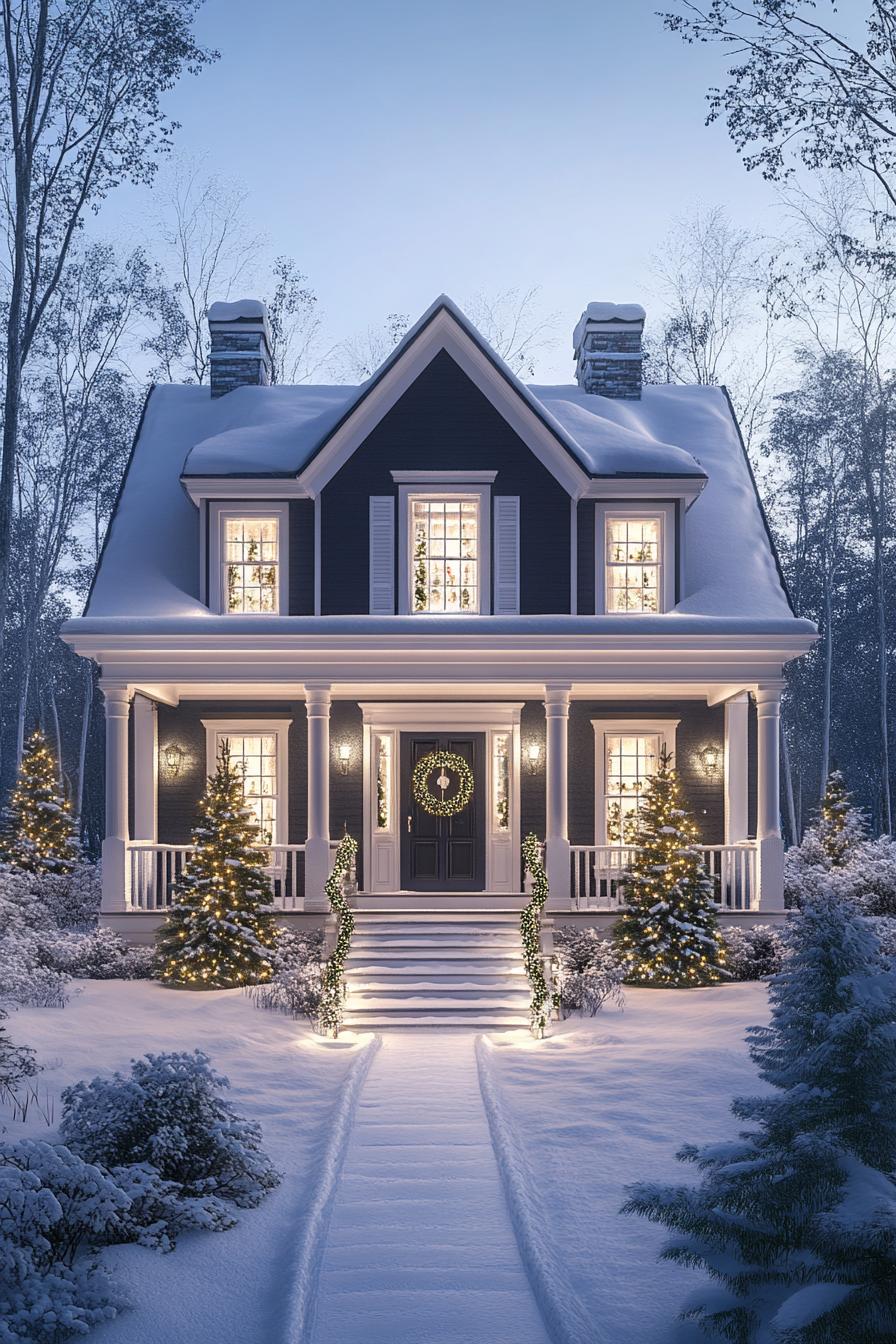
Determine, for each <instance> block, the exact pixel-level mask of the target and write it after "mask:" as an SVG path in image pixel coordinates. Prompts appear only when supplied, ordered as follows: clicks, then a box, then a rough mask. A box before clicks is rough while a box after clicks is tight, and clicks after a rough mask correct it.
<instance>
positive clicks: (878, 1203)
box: [624, 892, 896, 1344]
mask: <svg viewBox="0 0 896 1344" xmlns="http://www.w3.org/2000/svg"><path fill="white" fill-rule="evenodd" d="M784 936H785V943H786V948H787V954H786V956H785V959H784V964H783V968H782V970H781V971H780V973H779V974H778V975H776V976H775V977H774V978H773V979H772V982H771V989H770V994H769V999H770V1003H771V1010H772V1018H771V1023H770V1025H769V1026H767V1027H753V1028H751V1029H750V1032H749V1034H748V1039H749V1044H750V1054H751V1056H752V1058H753V1061H754V1062H755V1064H756V1065H757V1067H758V1069H759V1073H760V1076H761V1077H762V1078H763V1079H764V1080H765V1081H766V1082H767V1083H769V1084H770V1085H771V1087H772V1088H773V1089H774V1090H773V1091H772V1093H771V1094H765V1095H763V1096H761V1097H740V1098H737V1099H736V1100H735V1101H734V1102H733V1105H732V1110H733V1112H734V1114H735V1115H736V1116H737V1118H738V1119H739V1120H745V1121H747V1122H748V1123H749V1124H750V1125H751V1128H750V1129H749V1130H745V1131H742V1132H741V1133H740V1135H739V1136H738V1138H736V1139H732V1140H729V1141H728V1142H723V1143H715V1144H709V1145H707V1146H704V1147H702V1148H698V1147H696V1146H694V1145H693V1144H688V1145H686V1146H685V1147H684V1148H682V1150H681V1151H680V1153H679V1157H680V1159H681V1160H682V1161H685V1162H692V1163H694V1164H695V1166H696V1167H697V1168H698V1169H699V1170H700V1171H701V1172H702V1173H703V1180H702V1182H701V1184H700V1185H698V1186H696V1187H694V1186H690V1185H687V1186H665V1185H660V1184H652V1183H651V1184H642V1185H638V1186H635V1187H633V1188H632V1189H631V1191H630V1197H629V1200H628V1202H627V1204H626V1205H625V1209H624V1211H625V1212H629V1213H638V1214H642V1215H644V1216H645V1217H647V1218H650V1219H651V1220H653V1221H654V1222H659V1223H663V1224H664V1225H665V1226H666V1227H668V1228H670V1229H672V1231H673V1233H674V1236H673V1238H672V1240H671V1241H670V1242H668V1243H667V1245H666V1247H665V1248H664V1250H663V1252H662V1254H663V1256H664V1258H666V1259H669V1260H676V1261H679V1262H681V1263H683V1264H687V1265H691V1266H698V1267H700V1268H702V1269H703V1270H705V1271H706V1272H707V1273H708V1274H709V1276H710V1278H711V1279H713V1280H715V1284H714V1285H713V1286H711V1287H705V1288H701V1289H700V1290H698V1291H697V1292H696V1293H695V1294H694V1296H693V1298H692V1300H691V1301H690V1302H689V1303H688V1304H686V1306H685V1310H684V1312H683V1315H684V1316H685V1317H688V1318H691V1319H694V1320H696V1321H698V1322H699V1324H700V1325H701V1327H702V1328H703V1330H704V1332H705V1333H706V1334H707V1335H708V1336H709V1337H710V1338H714V1339H724V1340H734V1341H738V1344H754V1341H759V1340H761V1341H763V1344H766V1342H768V1344H771V1341H781V1344H842V1342H844V1341H847V1340H854V1341H856V1342H857V1344H858V1341H862V1344H892V1340H893V1322H894V1321H896V1180H894V1177H893V1172H894V1171H896V1106H894V1102H893V1098H894V1095H896V1032H894V1030H893V1024H894V1020H896V973H894V972H893V971H892V970H891V969H890V968H889V964H888V961H887V959H886V958H885V957H884V956H883V954H882V952H881V948H880V944H879V942H878V939H877V937H876V935H875V932H874V928H873V924H872V921H871V920H869V919H867V918H865V917H864V916H862V915H861V914H859V913H858V912H857V911H856V909H855V908H854V906H852V905H851V904H850V903H849V902H844V901H842V900H841V899H840V898H839V897H838V896H837V895H836V894H833V893H830V892H828V893H825V894H822V895H821V896H818V897H815V898H813V899H810V900H809V901H808V902H807V904H806V906H805V907H804V909H803V913H802V915H801V916H799V917H798V918H794V919H793V920H791V922H790V923H789V925H788V926H787V928H786V931H785V935H784Z"/></svg>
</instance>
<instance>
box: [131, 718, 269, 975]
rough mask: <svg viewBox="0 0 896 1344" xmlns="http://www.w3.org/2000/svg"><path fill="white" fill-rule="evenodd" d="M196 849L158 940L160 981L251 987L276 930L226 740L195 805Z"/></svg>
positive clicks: (253, 827)
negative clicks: (197, 810)
mask: <svg viewBox="0 0 896 1344" xmlns="http://www.w3.org/2000/svg"><path fill="white" fill-rule="evenodd" d="M200 811H201V813H202V822H201V824H200V825H199V826H197V827H196V829H195V830H194V832H193V843H194V845H195V846H196V850H195V852H194V853H193V854H192V855H191V856H190V862H189V867H188V868H187V870H186V872H185V873H184V875H183V876H182V877H181V879H180V881H179V882H178V884H177V887H176V889H175V898H174V904H173V905H172V906H171V909H170V911H169V913H168V917H167V919H166V921H165V923H164V924H163V926H162V928H161V929H160V930H159V933H158V939H157V949H158V967H159V969H158V974H159V978H160V979H161V980H162V981H164V982H166V983H168V984H176V985H186V986H189V987H190V988H192V989H224V988H230V987H232V986H235V985H248V984H257V983H259V982H260V981H264V980H269V979H270V976H271V970H272V966H271V955H272V952H273V949H274V947H275V944H276V940H277V926H276V923H275V921H274V916H273V914H272V913H271V911H270V909H269V908H268V906H269V902H270V893H269V890H268V884H267V881H266V879H265V874H264V871H263V869H264V863H265V856H264V854H263V853H262V851H261V850H260V849H258V848H256V842H257V836H258V826H257V824H256V822H255V819H254V817H253V815H252V813H251V812H250V811H249V809H248V808H247V806H246V802H245V798H244V794H243V780H242V776H241V775H240V773H239V772H238V771H237V770H236V769H235V767H234V766H233V764H232V763H231V760H230V752H229V750H228V748H227V745H226V743H225V744H224V746H223V747H222V748H221V755H220V758H219V760H218V764H217V768H216V770H215V773H214V775H213V776H211V777H210V778H209V781H208V785H207V788H206V791H205V795H204V797H203V799H202V801H201V803H200Z"/></svg>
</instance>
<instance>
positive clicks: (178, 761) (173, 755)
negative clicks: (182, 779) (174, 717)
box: [162, 742, 187, 779]
mask: <svg viewBox="0 0 896 1344" xmlns="http://www.w3.org/2000/svg"><path fill="white" fill-rule="evenodd" d="M186 754H187V753H186V752H185V751H184V749H183V747H181V746H179V745H178V743H177V742H169V743H168V746H167V747H165V748H164V750H163V751H162V755H163V756H164V758H165V769H166V770H167V771H168V774H169V775H170V776H171V778H172V779H177V777H178V775H179V774H180V771H181V766H182V765H183V763H184V757H185V756H186Z"/></svg>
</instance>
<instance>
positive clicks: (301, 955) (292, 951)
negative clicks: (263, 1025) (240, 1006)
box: [248, 929, 325, 1022]
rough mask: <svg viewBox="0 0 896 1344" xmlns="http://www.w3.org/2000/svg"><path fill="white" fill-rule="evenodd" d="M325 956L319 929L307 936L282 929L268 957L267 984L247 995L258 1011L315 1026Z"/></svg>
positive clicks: (321, 931) (257, 986) (253, 987)
mask: <svg viewBox="0 0 896 1344" xmlns="http://www.w3.org/2000/svg"><path fill="white" fill-rule="evenodd" d="M324 955H325V954H324V935H323V930H322V929H309V930H308V931H307V932H294V931H293V930H292V929H282V930H281V931H280V935H279V937H278V939H277V942H276V944H275V947H274V951H273V953H272V954H271V965H272V967H273V973H272V976H271V979H270V980H269V981H268V982H267V983H266V984H263V985H253V986H252V988H251V989H250V990H249V991H248V992H249V995H250V997H251V998H252V1001H253V1003H254V1004H255V1005H256V1007H258V1008H270V1009H271V1010H272V1011H274V1012H280V1013H286V1014H288V1016H290V1017H307V1018H308V1020H309V1021H311V1022H316V1021H317V1018H318V1014H319V1011H320V1001H321V965H322V963H323V960H324Z"/></svg>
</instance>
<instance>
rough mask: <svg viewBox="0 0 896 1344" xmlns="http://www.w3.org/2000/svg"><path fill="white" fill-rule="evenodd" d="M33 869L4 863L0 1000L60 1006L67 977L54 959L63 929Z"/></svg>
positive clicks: (0, 900) (0, 889)
mask: <svg viewBox="0 0 896 1344" xmlns="http://www.w3.org/2000/svg"><path fill="white" fill-rule="evenodd" d="M42 880H43V879H36V878H35V877H34V876H33V875H32V874H30V873H23V872H19V871H17V870H15V869H12V868H0V1003H7V1004H20V1005H26V1004H28V1005H32V1006H35V1007H48V1008H61V1007H62V1005H63V1004H64V1003H65V1002H66V1000H67V997H68V994H67V988H66V986H67V983H68V976H67V975H65V973H64V972H62V971H60V970H59V969H58V968H57V966H56V962H55V949H56V944H57V943H58V941H59V931H58V929H57V928H56V925H55V923H54V921H53V919H52V916H51V915H50V913H49V911H48V910H47V909H46V907H45V905H44V904H43V902H42V901H41V899H40V896H39V894H38V882H39V881H42Z"/></svg>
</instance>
